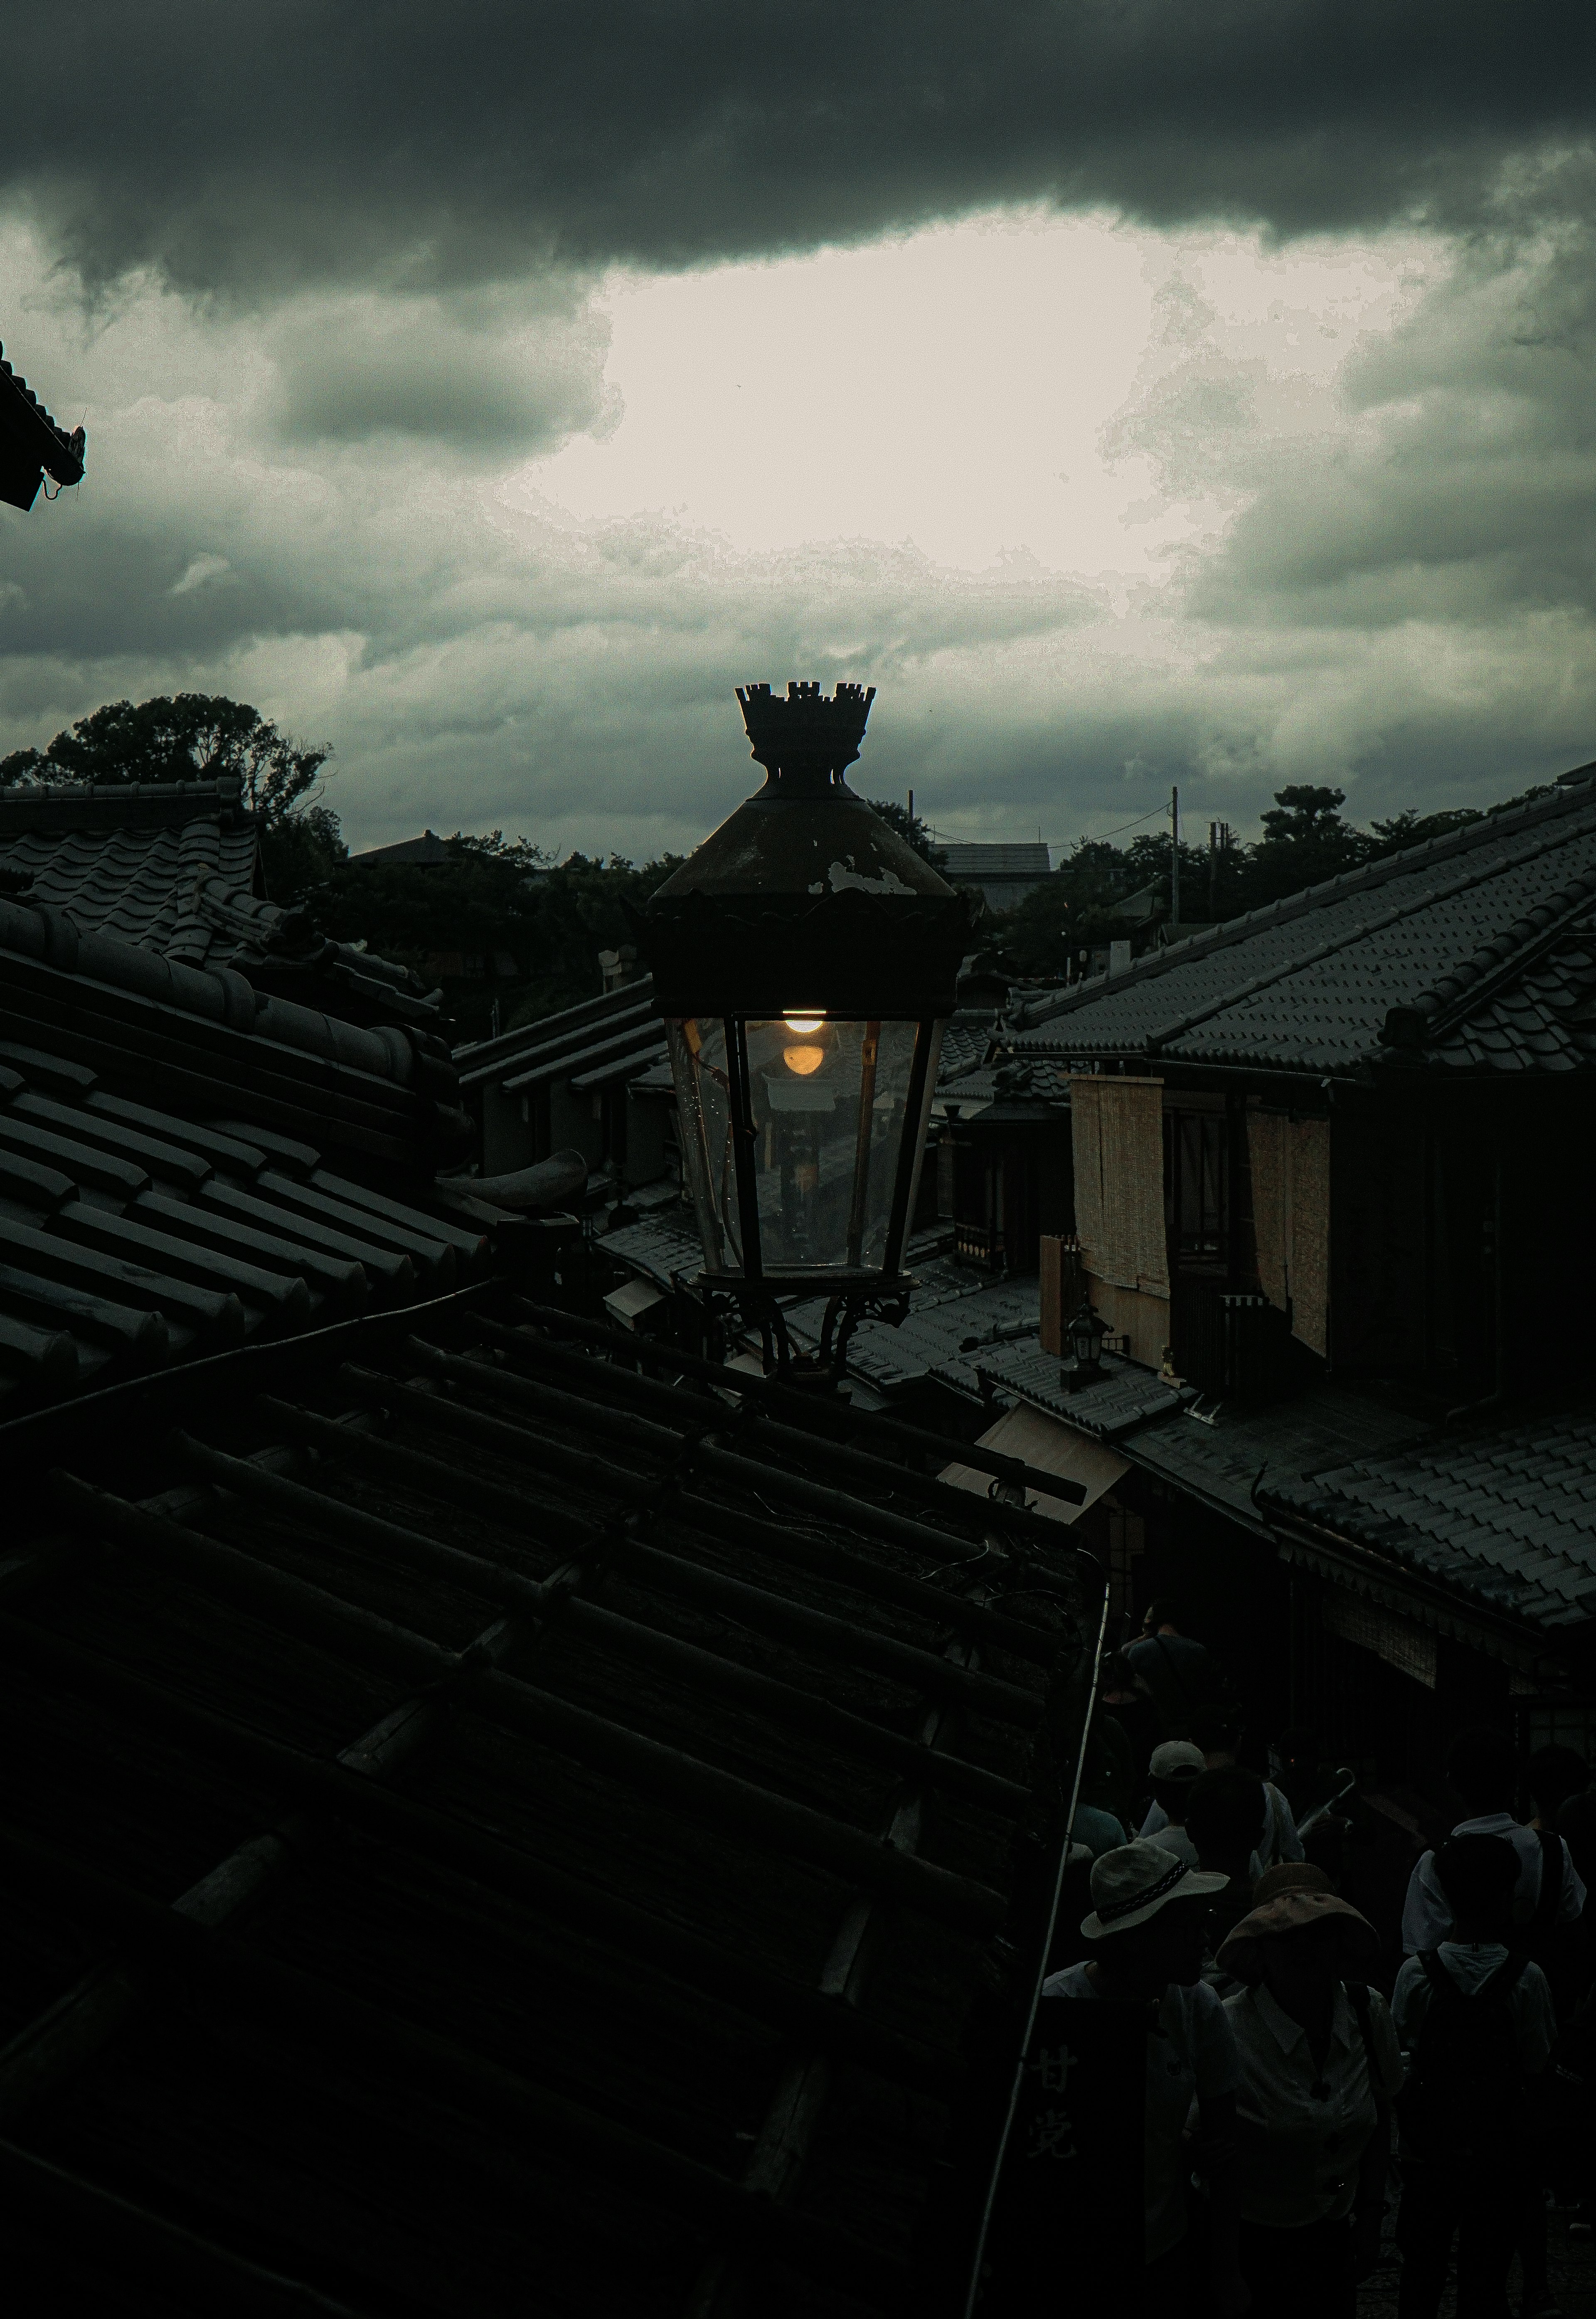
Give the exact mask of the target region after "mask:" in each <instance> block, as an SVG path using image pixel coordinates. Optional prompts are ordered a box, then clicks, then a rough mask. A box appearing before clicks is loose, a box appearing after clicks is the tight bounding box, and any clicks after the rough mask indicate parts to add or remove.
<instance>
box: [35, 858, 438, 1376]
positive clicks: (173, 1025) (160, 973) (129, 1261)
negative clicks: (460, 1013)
mask: <svg viewBox="0 0 1596 2319" xmlns="http://www.w3.org/2000/svg"><path fill="white" fill-rule="evenodd" d="M457 1093H458V1091H457V1087H456V1083H455V1075H454V1072H453V1070H452V1069H451V1068H450V1066H449V1063H448V1060H447V1057H446V1053H445V1052H444V1050H443V1048H442V1046H441V1042H438V1041H437V1039H435V1038H432V1037H430V1036H428V1034H426V1033H412V1032H410V1031H408V1030H401V1029H400V1028H398V1027H396V1026H395V1025H393V1024H381V1025H379V1026H376V1027H373V1028H363V1027H361V1026H360V1025H358V1024H354V1023H350V1022H347V1021H342V1020H339V1019H338V1018H337V1017H335V1016H331V1015H326V1014H323V1013H320V1012H318V1011H316V1010H314V1009H312V1008H311V1007H308V1006H301V1005H298V1004H296V1003H295V1002H294V1001H293V1000H292V999H286V998H283V997H275V996H268V995H266V993H265V992H263V991H258V990H257V989H256V988H253V987H252V986H251V984H250V983H249V982H248V981H246V980H245V979H244V978H243V976H241V975H239V974H238V973H235V972H217V971H213V970H205V969H195V968H194V967H190V966H186V965H185V964H183V963H182V962H181V961H177V960H173V959H168V958H165V957H160V956H158V955H156V954H154V953H152V952H150V951H149V950H145V949H140V948H137V947H134V946H133V945H131V944H128V943H120V942H116V941H113V940H112V939H111V938H110V937H109V936H107V935H105V934H96V933H92V932H82V931H80V930H79V929H78V928H77V925H75V924H74V922H73V921H72V919H70V918H69V917H68V916H66V915H65V914H64V913H63V912H61V911H59V910H54V909H50V908H47V907H45V908H41V907H38V906H37V905H34V904H32V903H30V902H27V901H20V902H19V901H15V900H11V899H7V898H0V1413H4V1414H6V1415H9V1414H10V1413H11V1409H12V1408H13V1407H14V1406H16V1405H23V1406H25V1405H27V1404H28V1403H30V1402H31V1401H35V1400H41V1399H43V1400H50V1399H59V1398H61V1397H63V1396H65V1395H68V1394H72V1393H74V1392H77V1391H81V1390H82V1389H83V1388H84V1387H85V1386H86V1385H93V1384H98V1383H102V1382H104V1381H106V1380H107V1378H109V1379H110V1380H114V1379H116V1378H117V1377H118V1376H122V1375H126V1374H129V1373H131V1372H133V1371H137V1370H140V1369H142V1368H146V1367H159V1366H162V1365H164V1364H165V1363H166V1362H167V1361H169V1360H175V1359H178V1358H184V1357H185V1356H191V1355H198V1354H201V1353H206V1352H212V1351H218V1350H223V1349H227V1348H228V1347H229V1346H230V1345H235V1344H239V1343H242V1342H243V1341H245V1340H247V1339H249V1338H251V1337H254V1336H256V1335H262V1336H268V1337H269V1336H274V1335H284V1334H292V1333H293V1332H295V1331H299V1330H302V1329H307V1328H311V1327H312V1326H315V1325H319V1324H320V1322H322V1321H325V1320H327V1319H329V1318H338V1317H340V1316H342V1315H345V1314H347V1313H352V1312H357V1311H359V1310H360V1309H361V1308H362V1307H363V1306H365V1304H368V1303H370V1304H406V1303H409V1302H411V1301H414V1299H415V1298H416V1297H417V1295H425V1294H428V1293H433V1292H437V1290H439V1289H440V1288H445V1287H448V1286H453V1284H454V1281H455V1276H456V1274H457V1273H458V1271H459V1270H460V1268H461V1266H462V1264H463V1263H464V1264H465V1265H467V1266H472V1265H474V1264H475V1263H476V1262H477V1260H478V1259H479V1258H480V1257H481V1255H482V1251H483V1236H482V1232H481V1231H480V1229H479V1230H468V1229H466V1228H465V1227H464V1225H463V1224H461V1223H459V1222H458V1221H457V1220H455V1219H454V1212H453V1207H452V1205H444V1196H440V1195H437V1194H436V1193H435V1190H434V1176H435V1171H436V1170H437V1168H438V1167H439V1166H440V1165H444V1164H452V1163H454V1162H455V1161H457V1160H459V1159H460V1158H461V1157H462V1156H463V1154H464V1150H465V1149H466V1148H467V1144H468V1141H469V1132H470V1130H469V1122H468V1121H467V1120H466V1119H465V1117H464V1114H463V1113H462V1111H461V1110H460V1108H459V1105H458V1101H457Z"/></svg>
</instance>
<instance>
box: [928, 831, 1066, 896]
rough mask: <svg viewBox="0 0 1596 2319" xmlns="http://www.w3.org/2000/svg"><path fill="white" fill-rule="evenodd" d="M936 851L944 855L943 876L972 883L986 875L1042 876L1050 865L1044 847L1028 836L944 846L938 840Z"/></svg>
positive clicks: (979, 880) (997, 876) (976, 883)
mask: <svg viewBox="0 0 1596 2319" xmlns="http://www.w3.org/2000/svg"><path fill="white" fill-rule="evenodd" d="M937 850H938V852H939V853H942V854H943V855H944V856H945V863H944V867H943V871H942V875H943V876H944V877H946V878H952V879H954V880H959V879H966V880H969V881H970V882H971V883H972V884H975V885H979V884H981V883H982V881H983V880H986V879H987V878H1045V877H1046V876H1047V875H1048V874H1049V871H1050V869H1051V867H1052V864H1051V862H1050V860H1049V857H1048V849H1047V847H1046V846H1045V845H1042V844H1032V843H1031V842H1030V841H1029V840H1028V839H1027V840H1025V841H1023V843H1021V844H1014V845H1010V844H985V843H982V844H969V845H962V844H956V845H943V844H942V843H941V841H940V840H939V841H938V845H937Z"/></svg>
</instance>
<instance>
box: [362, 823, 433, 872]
mask: <svg viewBox="0 0 1596 2319" xmlns="http://www.w3.org/2000/svg"><path fill="white" fill-rule="evenodd" d="M457 851H458V849H457V848H456V847H455V845H454V844H453V843H452V842H451V841H450V840H449V839H448V838H446V837H435V836H434V835H433V834H432V832H431V830H429V829H424V830H423V831H422V832H421V835H420V836H419V837H401V839H400V840H399V842H398V844H394V845H370V846H367V848H366V850H365V853H356V854H355V855H353V856H352V857H351V858H352V859H353V860H355V861H356V862H365V863H366V864H367V865H370V864H372V863H374V862H383V863H384V864H388V865H391V866H392V868H394V869H396V870H400V869H405V870H436V869H437V867H438V866H439V864H440V863H442V862H453V861H454V860H455V857H456V853H457Z"/></svg>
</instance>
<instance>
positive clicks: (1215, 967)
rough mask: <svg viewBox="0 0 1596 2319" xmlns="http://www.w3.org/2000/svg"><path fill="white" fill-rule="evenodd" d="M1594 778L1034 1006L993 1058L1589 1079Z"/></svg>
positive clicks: (1595, 872) (1587, 774)
mask: <svg viewBox="0 0 1596 2319" xmlns="http://www.w3.org/2000/svg"><path fill="white" fill-rule="evenodd" d="M1591 775H1592V769H1591V768H1590V767H1586V768H1583V769H1582V771H1581V772H1580V774H1578V775H1573V774H1571V775H1568V776H1566V777H1565V779H1564V782H1562V783H1561V784H1559V786H1558V788H1557V790H1556V791H1555V793H1554V794H1553V795H1552V796H1550V797H1547V798H1543V799H1533V800H1531V801H1530V802H1529V803H1528V804H1527V805H1523V806H1518V807H1515V808H1511V809H1510V810H1509V811H1506V812H1503V813H1499V814H1494V815H1492V816H1490V817H1488V818H1487V819H1485V820H1484V821H1483V822H1479V823H1476V824H1474V825H1472V826H1469V827H1468V828H1466V829H1464V830H1460V831H1456V832H1454V833H1453V834H1452V835H1449V836H1446V837H1441V838H1437V839H1435V840H1433V841H1432V842H1431V843H1430V844H1425V845H1420V846H1414V847H1411V848H1410V849H1408V850H1407V851H1406V852H1404V853H1399V854H1396V855H1393V856H1392V857H1391V858H1390V859H1388V860H1386V861H1384V862H1375V863H1371V864H1369V865H1368V866H1366V868H1364V869H1362V870H1357V871H1350V872H1348V874H1347V875H1346V876H1345V877H1341V878H1338V879H1334V880H1330V882H1329V883H1327V884H1325V885H1322V886H1318V887H1312V888H1310V889H1308V890H1307V891H1306V892H1304V893H1303V894H1299V895H1294V896H1292V897H1290V898H1288V899H1286V900H1285V901H1283V902H1278V903H1275V904H1272V905H1271V906H1270V907H1267V908H1266V909H1262V910H1258V911H1254V912H1253V913H1251V914H1250V916H1247V917H1243V918H1238V919H1234V920H1232V921H1231V922H1229V923H1228V924H1226V925H1221V926H1217V927H1215V928H1213V929H1212V930H1211V931H1210V932H1207V933H1204V934H1194V935H1192V936H1190V937H1188V938H1187V939H1186V941H1184V942H1179V943H1171V944H1170V945H1169V946H1168V948H1167V949H1165V950H1163V951H1161V952H1158V953H1156V954H1155V955H1153V956H1151V957H1149V958H1146V959H1142V960H1140V961H1136V962H1135V963H1134V964H1133V965H1132V967H1131V968H1130V969H1128V970H1126V971H1125V972H1123V973H1122V974H1119V975H1116V976H1114V977H1112V978H1106V977H1105V978H1101V979H1097V980H1095V981H1093V982H1092V983H1090V984H1088V985H1087V986H1085V987H1081V986H1078V987H1077V988H1075V989H1074V990H1073V991H1071V992H1069V993H1068V994H1067V995H1064V996H1062V997H1053V998H1047V999H1043V1000H1041V1001H1037V1002H1033V1003H1032V1004H1031V1005H1030V1006H1026V1007H1024V1008H1023V1009H1022V1010H1021V1015H1022V1020H1021V1021H1020V1023H1019V1024H1018V1027H1016V1028H1015V1029H1014V1031H1013V1032H1011V1033H1008V1034H1007V1035H1006V1036H1005V1041H1004V1044H1005V1047H1007V1048H1008V1049H1010V1050H1011V1051H1014V1053H1016V1054H1020V1055H1025V1056H1030V1055H1032V1054H1036V1055H1040V1056H1051V1057H1053V1058H1055V1059H1057V1060H1059V1061H1060V1062H1061V1061H1064V1060H1068V1059H1069V1058H1071V1057H1078V1058H1080V1059H1082V1060H1091V1059H1093V1058H1098V1057H1109V1056H1121V1057H1136V1058H1146V1059H1148V1060H1159V1059H1162V1060H1170V1061H1183V1062H1196V1063H1201V1062H1213V1063H1230V1064H1237V1063H1240V1064H1250V1065H1253V1066H1255V1067H1258V1068H1260V1069H1267V1068H1270V1067H1276V1068H1279V1069H1288V1070H1302V1071H1313V1072H1315V1073H1343V1072H1344V1073H1351V1072H1354V1071H1357V1070H1360V1069H1364V1068H1366V1066H1367V1065H1368V1064H1370V1063H1371V1062H1374V1061H1378V1060H1389V1059H1390V1058H1391V1056H1392V1053H1393V1049H1398V1048H1400V1049H1403V1050H1406V1051H1407V1053H1408V1056H1409V1057H1410V1058H1411V1060H1419V1059H1420V1056H1422V1058H1423V1059H1424V1060H1427V1061H1428V1062H1429V1064H1430V1065H1431V1067H1433V1068H1438V1069H1473V1070H1493V1071H1502V1070H1508V1071H1525V1070H1530V1071H1550V1070H1568V1069H1584V1068H1588V1067H1589V1065H1590V1063H1591V1060H1592V1058H1593V1056H1596V1042H1592V1040H1591V1036H1590V1035H1589V1033H1588V1031H1587V1029H1586V1026H1584V1025H1583V1024H1582V1023H1581V1021H1580V1020H1579V1014H1580V1010H1581V1009H1582V1007H1584V1006H1586V1005H1587V1004H1588V1003H1589V1001H1590V1000H1591V998H1592V997H1596V782H1593V781H1592V778H1591ZM1591 1027H1592V1028H1596V1024H1593V1025H1592V1026H1591Z"/></svg>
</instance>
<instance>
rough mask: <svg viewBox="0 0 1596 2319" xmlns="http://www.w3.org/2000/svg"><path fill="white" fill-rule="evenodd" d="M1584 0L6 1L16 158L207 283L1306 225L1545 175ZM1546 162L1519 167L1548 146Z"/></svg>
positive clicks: (87, 264)
mask: <svg viewBox="0 0 1596 2319" xmlns="http://www.w3.org/2000/svg"><path fill="white" fill-rule="evenodd" d="M1593 37H1596V36H1593V33H1592V20H1591V12H1590V10H1589V8H1588V6H1583V5H1574V0H1549V5H1541V6H1538V7H1536V8H1532V9H1527V8H1512V7H1509V6H1507V5H1501V0H1490V5H1481V0H1474V5H1457V0H1444V5H1443V0H1407V5H1404V0H1353V4H1352V5H1349V0H1228V5H1215V0H1205V5H1204V0H987V5H984V6H980V7H972V6H970V5H969V0H939V5H914V6H908V5H901V0H900V5H882V0H798V5H790V6H781V7H776V6H773V5H769V0H765V5H748V0H692V5H685V6H666V5H662V4H661V0H649V5H636V0H633V5H630V6H626V5H611V6H603V7H589V8H573V7H571V6H568V5H561V6H554V5H548V0H543V5H525V0H513V5H512V0H465V5H458V0H457V5H455V6H453V7H439V6H438V5H436V0H428V5H425V6H421V5H413V0H391V5H384V6H382V7H375V6H372V5H369V0H347V5H344V6H342V7H338V8H334V7H330V6H329V5H326V0H260V5H256V6H253V7H251V8H249V9H248V10H245V9H228V10H218V9H216V8H214V7H211V6H201V5H197V0H167V5H161V6H158V7H154V8H142V9H132V8H129V7H128V6H126V5H125V0H118V5H109V0H101V5H86V6H84V7H81V8H79V9H78V10H77V12H76V13H75V14H74V15H73V17H72V19H71V23H70V32H69V37H68V36H67V35H66V33H65V28H64V26H63V22H62V20H61V19H60V18H59V17H58V16H52V15H50V14H48V13H42V12H39V11H34V12H32V14H29V15H26V16H19V15H15V14H14V21H13V23H11V24H10V25H8V28H7V54H6V69H7V79H8V83H9V85H10V86H11V87H12V88H13V90H14V93H20V92H22V91H23V90H27V91H28V92H29V95H28V100H27V102H26V103H18V104H14V105H13V106H12V107H11V108H9V113H8V120H7V134H6V140H5V151H4V154H3V156H0V185H8V186H9V187H10V189H12V190H13V191H14V192H15V193H18V194H22V195H23V196H25V197H27V198H28V199H29V200H31V201H32V203H34V204H35V205H36V209H37V213H38V214H39V215H40V216H41V219H42V220H44V221H46V222H47V224H48V226H49V227H50V229H51V230H53V232H54V234H55V235H56V236H57V237H58V238H59V241H60V244H61V246H62V247H64V248H65V249H66V250H67V251H68V254H69V256H70V257H71V258H72V259H73V260H74V261H75V262H77V264H79V265H80V266H82V267H83V268H84V270H85V271H86V273H87V274H88V275H90V276H91V277H93V278H97V279H102V280H104V279H109V278H112V277H114V276H115V275H119V274H121V273H122V271H124V270H125V269H126V268H128V267H130V266H137V265H141V264H145V263H149V262H154V263H157V264H158V265H159V266H162V267H164V268H165V269H167V272H168V274H169V275H170V276H171V278H172V279H173V280H175V281H176V282H178V283H181V284H185V286H190V287H197V288H207V287H218V288H224V289H226V288H230V289H235V290H243V291H244V292H246V293H248V292H251V291H255V292H266V291H269V290H270V288H271V287H272V286H273V285H278V286H286V285H288V284H291V283H303V282H305V281H307V280H313V279H327V280H333V279H341V280H346V281H348V280H360V279H365V280H383V279H389V280H392V279H395V278H405V279H409V280H411V281H420V282H450V281H461V280H468V279H473V278H474V279H486V278H491V277H494V276H500V277H505V276H509V275H524V274H527V273H528V272H531V271H534V270H537V268H538V267H539V266H543V265H545V264H547V263H549V262H551V261H553V262H560V263H567V264H570V263H575V264H579V265H586V264H591V263H594V262H599V261H602V260H604V259H607V258H609V257H627V258H639V259H643V260H645V261H651V262H658V263H662V264H665V265H672V266H673V265H678V264H681V263H683V262H689V261H691V260H694V259H698V258H703V257H718V256H725V255H731V254H746V253H750V252H754V251H759V250H764V249H773V248H791V247H795V246H798V245H800V244H803V243H806V242H810V241H815V240H819V239H831V238H836V237H850V236H855V235H861V234H866V233H870V232H871V231H874V230H879V229H881V228H883V227H887V226H890V225H894V224H904V223H909V222H912V221H915V220H918V219H922V218H924V217H927V216H930V215H933V214H946V213H950V212H953V211H956V210H959V209H961V208H964V207H968V206H969V205H972V204H985V203H993V202H1001V201H1011V200H1029V199H1033V198H1037V197H1049V196H1051V197H1056V198H1058V199H1059V200H1061V201H1064V202H1067V203H1072V204H1078V203H1096V202H1102V203H1116V204H1121V205H1123V206H1124V207H1125V208H1126V209H1128V210H1129V211H1131V212H1133V213H1136V214H1139V215H1141V216H1143V217H1145V218H1149V219H1152V220H1156V221H1170V220H1177V219H1185V218H1191V217H1195V216H1199V215H1206V216H1215V215H1221V216H1229V217H1232V218H1238V219H1248V220H1262V221H1266V222H1267V223H1268V224H1271V225H1273V226H1276V227H1278V228H1280V229H1282V230H1288V231H1292V230H1302V229H1308V228H1314V227H1326V226H1331V227H1333V226H1343V225H1350V224H1367V223H1371V222H1375V221H1383V220H1386V219H1389V218H1392V217H1395V216H1406V215H1411V214H1415V213H1418V212H1425V213H1427V214H1429V215H1431V216H1433V217H1436V218H1438V219H1440V220H1443V221H1454V222H1456V221H1461V220H1466V219H1469V218H1471V217H1473V216H1474V215H1476V214H1478V213H1480V212H1482V211H1483V209H1486V208H1488V207H1489V206H1490V203H1491V201H1492V197H1493V195H1494V194H1495V193H1496V192H1497V191H1499V190H1500V187H1499V183H1498V181H1499V176H1500V173H1501V169H1502V167H1503V165H1504V163H1506V162H1507V161H1508V160H1509V159H1510V157H1514V156H1523V155H1526V154H1528V155H1531V156H1533V157H1536V158H1535V163H1534V170H1533V173H1534V174H1536V176H1537V188H1536V198H1537V201H1539V202H1540V203H1543V204H1544V203H1554V204H1555V203H1558V202H1562V201H1564V200H1572V201H1577V200H1580V199H1582V197H1583V185H1582V179H1581V178H1580V177H1579V176H1577V174H1576V175H1575V176H1572V177H1571V176H1567V174H1566V173H1565V172H1562V173H1560V172H1559V170H1558V168H1557V167H1555V164H1556V161H1557V159H1558V157H1559V156H1560V155H1562V154H1563V153H1564V150H1565V149H1567V148H1568V147H1569V146H1570V144H1571V143H1572V144H1577V143H1579V142H1580V141H1581V140H1583V139H1585V138H1586V137H1587V135H1588V134H1589V132H1590V131H1591V124H1592V116H1593V113H1596V103H1593V92H1592V82H1591V50H1592V41H1593ZM1519 189H1520V191H1521V190H1522V176H1521V173H1520V178H1519Z"/></svg>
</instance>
